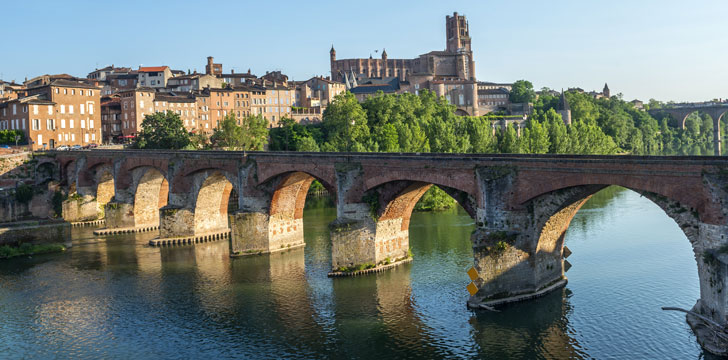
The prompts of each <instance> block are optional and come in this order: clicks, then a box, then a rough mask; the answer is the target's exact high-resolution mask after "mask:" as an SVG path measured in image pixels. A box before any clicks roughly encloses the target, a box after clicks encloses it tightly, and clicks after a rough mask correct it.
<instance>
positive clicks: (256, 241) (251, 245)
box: [230, 211, 305, 256]
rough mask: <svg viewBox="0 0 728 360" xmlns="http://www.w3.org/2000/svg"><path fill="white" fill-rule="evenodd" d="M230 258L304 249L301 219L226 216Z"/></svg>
mask: <svg viewBox="0 0 728 360" xmlns="http://www.w3.org/2000/svg"><path fill="white" fill-rule="evenodd" d="M230 231H231V237H230V254H231V256H244V255H252V254H267V253H273V252H276V251H282V250H288V249H293V248H297V247H302V246H304V245H305V244H304V242H303V219H302V218H300V219H294V218H286V217H282V216H275V215H273V216H271V215H268V214H267V213H266V212H264V211H260V212H253V211H238V212H236V213H235V214H232V215H230Z"/></svg>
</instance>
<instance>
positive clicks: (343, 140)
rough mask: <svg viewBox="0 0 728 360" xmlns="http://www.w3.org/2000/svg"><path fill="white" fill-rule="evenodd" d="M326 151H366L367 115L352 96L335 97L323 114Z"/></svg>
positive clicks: (348, 94) (345, 94)
mask: <svg viewBox="0 0 728 360" xmlns="http://www.w3.org/2000/svg"><path fill="white" fill-rule="evenodd" d="M323 127H324V131H325V133H326V144H325V146H324V147H323V149H324V150H326V151H366V148H365V147H364V145H363V144H366V143H367V140H368V138H369V127H368V126H367V115H366V112H364V109H363V108H362V106H361V104H359V101H358V100H357V99H356V97H355V96H354V94H352V93H350V92H348V91H347V92H345V93H343V94H339V95H336V97H335V98H334V100H333V101H332V102H331V104H329V106H328V107H326V110H325V111H324V114H323Z"/></svg>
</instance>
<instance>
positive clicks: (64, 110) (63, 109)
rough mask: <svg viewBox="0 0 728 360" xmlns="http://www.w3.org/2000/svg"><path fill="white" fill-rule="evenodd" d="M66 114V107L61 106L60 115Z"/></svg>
mask: <svg viewBox="0 0 728 360" xmlns="http://www.w3.org/2000/svg"><path fill="white" fill-rule="evenodd" d="M65 113H66V105H61V114H65Z"/></svg>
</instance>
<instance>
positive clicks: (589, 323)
mask: <svg viewBox="0 0 728 360" xmlns="http://www.w3.org/2000/svg"><path fill="white" fill-rule="evenodd" d="M578 188H581V189H575V188H572V189H562V190H560V191H559V193H558V194H555V195H562V196H565V195H568V194H572V195H574V197H573V198H571V199H569V200H568V201H566V202H565V205H566V206H565V207H563V208H562V209H560V210H559V211H556V212H555V213H554V215H553V216H551V217H550V218H549V219H548V221H546V223H545V225H544V226H543V227H542V228H541V232H540V238H539V239H538V241H539V242H538V247H537V254H536V259H535V261H533V264H534V267H535V268H536V271H537V282H539V283H541V284H547V283H548V282H549V281H550V280H551V278H549V277H548V276H547V274H548V273H549V272H550V271H551V269H556V270H557V271H558V273H559V274H555V275H558V276H561V274H562V270H561V269H562V262H563V269H564V270H565V271H569V272H568V273H567V274H568V278H569V283H568V285H567V286H566V288H567V290H565V294H568V295H567V296H568V302H569V303H570V306H571V308H572V310H571V314H569V316H568V318H569V319H568V320H569V323H570V327H572V328H573V329H574V331H575V332H577V333H580V334H581V337H582V338H583V339H584V340H585V341H587V342H590V341H591V340H592V339H594V340H597V339H603V338H605V337H609V338H610V343H611V345H610V347H611V351H610V353H611V354H613V355H615V356H619V354H621V352H624V355H625V356H627V357H628V356H629V355H627V354H628V352H629V351H630V350H626V349H629V348H630V346H631V344H633V343H635V342H636V343H640V344H643V345H642V346H647V347H652V346H655V348H660V349H662V350H660V351H662V352H663V353H669V352H672V353H673V355H674V354H677V353H679V352H680V351H688V350H689V351H690V352H692V351H693V347H694V345H692V344H694V338H692V336H691V335H689V332H686V331H685V330H687V329H685V328H681V325H682V324H684V321H685V317H684V314H680V313H672V312H664V311H662V310H660V307H662V306H677V307H681V308H685V309H690V308H691V307H692V306H693V304H695V299H696V298H699V297H700V295H701V292H702V289H701V288H703V286H702V285H703V284H701V283H702V282H705V281H707V282H710V280H709V279H707V280H706V279H703V274H702V272H703V271H701V270H700V269H701V267H702V268H703V269H704V268H705V266H704V265H703V264H702V262H703V261H704V260H703V250H702V249H700V246H699V245H698V244H697V243H696V239H697V234H696V233H697V230H696V228H695V227H694V226H695V225H696V224H697V217H696V214H695V212H694V211H693V210H692V209H690V208H688V207H686V206H683V205H681V204H680V203H678V202H676V201H674V200H671V199H668V198H666V197H664V196H661V195H657V194H655V193H651V192H646V191H642V190H639V189H629V188H624V187H620V186H606V187H605V186H602V187H601V189H598V190H597V188H596V187H592V188H591V189H587V188H586V187H578ZM585 194H587V195H585ZM552 195H554V194H552ZM582 195H585V197H583V198H580V199H579V196H582ZM554 198H556V197H551V200H553V199H554ZM574 199H576V200H574ZM572 200H574V201H572ZM534 206H535V205H534ZM686 239H687V240H688V241H685V240H686ZM566 248H568V251H565V250H564V249H566ZM567 257H568V259H566V258H567ZM696 261H697V263H696ZM572 265H573V266H572ZM696 269H697V270H698V272H696V271H695V270H696ZM706 287H707V288H710V285H708V286H706ZM711 290H713V291H717V292H720V290H719V289H717V288H716V287H714V288H712V289H711ZM562 296H563V295H562ZM564 299H565V300H566V297H565V298H564ZM597 319H598V320H597ZM596 322H598V323H599V325H598V326H595V325H596ZM595 329H597V330H595ZM654 329H665V330H664V331H658V332H656V331H654ZM623 334H630V336H628V337H625V336H622V335H623ZM666 343H672V344H673V345H671V348H670V349H671V350H669V351H668V350H666V349H665V348H661V347H660V346H657V344H666ZM679 343H684V345H683V344H679ZM677 344H679V345H677ZM593 351H596V352H599V351H604V350H593ZM656 357H661V356H656ZM680 357H683V356H680Z"/></svg>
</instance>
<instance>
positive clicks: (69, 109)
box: [68, 105, 73, 114]
mask: <svg viewBox="0 0 728 360" xmlns="http://www.w3.org/2000/svg"><path fill="white" fill-rule="evenodd" d="M68 113H69V114H73V105H68Z"/></svg>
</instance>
